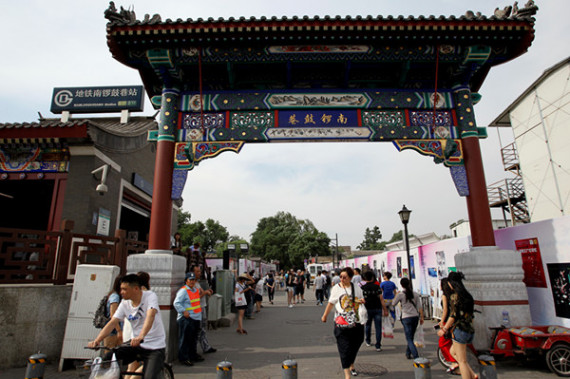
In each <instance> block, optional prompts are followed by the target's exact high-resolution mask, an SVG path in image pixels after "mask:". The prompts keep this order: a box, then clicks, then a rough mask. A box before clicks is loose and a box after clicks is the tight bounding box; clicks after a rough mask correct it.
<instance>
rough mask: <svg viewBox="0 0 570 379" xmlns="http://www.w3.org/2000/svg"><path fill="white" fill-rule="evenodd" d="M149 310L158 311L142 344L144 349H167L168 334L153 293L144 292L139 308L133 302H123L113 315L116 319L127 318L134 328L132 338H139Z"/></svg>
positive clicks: (156, 298)
mask: <svg viewBox="0 0 570 379" xmlns="http://www.w3.org/2000/svg"><path fill="white" fill-rule="evenodd" d="M149 309H156V310H157V312H156V315H155V316H154V322H153V323H152V327H151V328H150V330H149V332H148V334H147V335H146V336H145V337H144V342H143V343H141V347H142V348H143V349H148V350H157V349H164V348H166V334H165V332H164V325H163V324H162V318H161V317H160V308H159V306H158V297H156V294H155V293H154V292H152V291H143V293H142V298H141V303H140V304H139V306H138V307H133V303H132V301H131V300H124V299H123V300H121V303H120V304H119V307H118V308H117V311H116V312H115V314H114V315H113V317H114V318H118V319H119V320H123V319H124V318H127V320H129V321H130V323H131V327H132V333H131V336H130V338H131V339H132V338H134V337H136V336H138V335H139V334H140V332H141V330H142V328H143V325H144V321H145V319H146V315H147V313H148V310H149Z"/></svg>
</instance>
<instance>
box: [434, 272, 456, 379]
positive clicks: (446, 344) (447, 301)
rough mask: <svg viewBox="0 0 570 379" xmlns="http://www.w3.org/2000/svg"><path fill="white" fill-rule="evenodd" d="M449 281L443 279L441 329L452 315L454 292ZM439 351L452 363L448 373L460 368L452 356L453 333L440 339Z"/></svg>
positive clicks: (445, 334)
mask: <svg viewBox="0 0 570 379" xmlns="http://www.w3.org/2000/svg"><path fill="white" fill-rule="evenodd" d="M448 283H449V280H448V279H447V278H443V279H441V307H442V313H441V321H440V322H439V323H438V325H439V328H440V329H441V328H443V327H445V324H446V323H447V319H448V318H449V314H450V313H451V295H452V294H453V291H452V290H451V287H449V284H448ZM438 344H439V349H440V350H441V352H442V354H443V356H444V357H445V359H446V360H447V361H448V362H452V364H451V366H450V367H449V368H448V369H447V372H448V373H450V374H452V373H454V372H455V370H456V369H457V368H458V367H459V365H458V364H457V362H456V361H455V358H453V356H452V355H451V351H450V349H451V344H452V341H451V333H449V331H448V332H447V333H444V334H443V336H441V337H439V342H438Z"/></svg>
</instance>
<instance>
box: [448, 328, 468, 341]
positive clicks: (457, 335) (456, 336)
mask: <svg viewBox="0 0 570 379" xmlns="http://www.w3.org/2000/svg"><path fill="white" fill-rule="evenodd" d="M452 339H453V341H455V342H457V343H462V344H468V343H471V342H473V333H467V332H464V331H463V330H461V329H459V328H455V329H453V338H452Z"/></svg>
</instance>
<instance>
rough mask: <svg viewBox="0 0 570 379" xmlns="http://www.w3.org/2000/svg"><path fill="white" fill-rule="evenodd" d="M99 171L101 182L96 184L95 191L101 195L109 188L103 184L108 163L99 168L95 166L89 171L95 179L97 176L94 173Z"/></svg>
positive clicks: (105, 179)
mask: <svg viewBox="0 0 570 379" xmlns="http://www.w3.org/2000/svg"><path fill="white" fill-rule="evenodd" d="M99 172H101V183H100V184H98V185H97V187H96V188H95V191H97V193H99V195H101V196H103V195H104V194H106V193H107V192H108V191H109V188H108V187H107V185H106V184H105V182H106V181H107V174H108V173H109V165H108V164H105V165H103V166H101V167H99V168H96V169H95V170H93V171H91V174H93V177H94V178H95V179H97V176H96V175H95V174H97V173H99Z"/></svg>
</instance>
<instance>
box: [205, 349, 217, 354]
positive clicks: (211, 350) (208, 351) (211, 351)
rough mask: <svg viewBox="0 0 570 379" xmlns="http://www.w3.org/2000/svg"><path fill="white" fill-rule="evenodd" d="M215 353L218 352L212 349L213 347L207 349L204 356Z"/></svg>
mask: <svg viewBox="0 0 570 379" xmlns="http://www.w3.org/2000/svg"><path fill="white" fill-rule="evenodd" d="M216 351H218V350H217V349H214V348H213V347H211V348H209V349H208V350H206V351H205V352H204V354H208V353H215V352H216Z"/></svg>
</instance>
